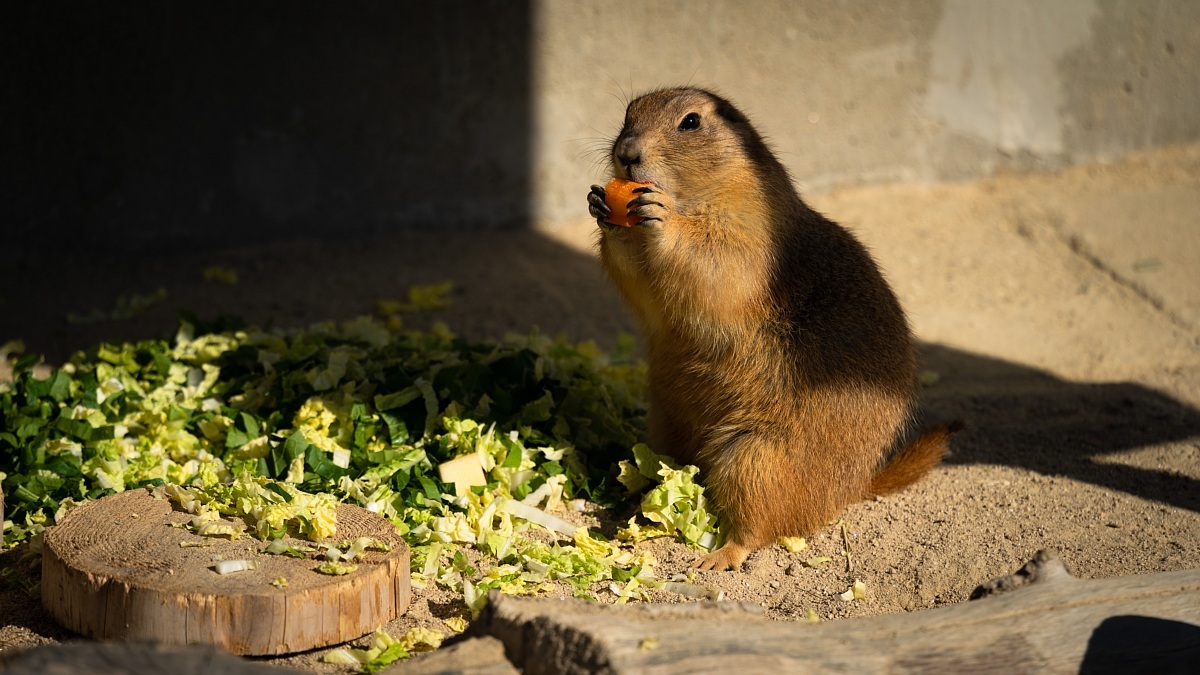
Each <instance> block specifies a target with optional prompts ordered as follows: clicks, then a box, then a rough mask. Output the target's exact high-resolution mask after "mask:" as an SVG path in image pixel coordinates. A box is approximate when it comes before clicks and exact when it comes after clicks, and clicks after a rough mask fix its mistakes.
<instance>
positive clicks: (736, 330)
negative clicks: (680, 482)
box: [588, 88, 957, 569]
mask: <svg viewBox="0 0 1200 675" xmlns="http://www.w3.org/2000/svg"><path fill="white" fill-rule="evenodd" d="M612 168H613V174H614V175H615V176H616V177H619V178H625V179H628V180H633V181H637V182H640V183H649V184H650V185H649V186H648V187H646V188H641V189H639V190H638V192H639V194H638V195H637V196H636V197H635V198H634V199H633V201H631V202H630V203H629V206H628V208H629V211H630V213H631V214H634V215H637V216H640V217H642V218H643V220H642V221H641V222H640V223H638V224H637V225H634V226H632V227H616V226H614V225H610V224H608V223H607V222H606V217H607V215H608V213H609V212H610V211H609V207H608V206H607V205H606V204H605V203H604V196H605V190H604V188H603V187H601V186H592V190H591V192H590V193H589V194H588V206H589V212H590V213H591V214H592V216H593V217H595V218H596V219H597V222H598V223H599V224H600V228H599V251H600V260H601V263H602V265H603V267H604V269H605V271H606V272H607V274H608V276H609V277H610V278H611V280H612V282H613V283H614V284H616V286H617V289H618V291H619V292H620V294H621V295H622V296H623V298H624V300H625V301H626V303H627V304H628V305H629V306H630V308H632V310H633V312H634V313H635V315H636V316H637V319H638V321H639V323H640V324H641V329H642V333H643V339H644V340H645V343H646V347H647V353H648V359H649V382H648V387H647V396H648V399H649V401H648V402H649V414H650V429H649V435H650V439H649V440H650V445H651V448H652V449H653V450H654V451H655V452H659V453H663V454H667V455H670V456H672V457H674V458H676V459H677V460H679V461H680V462H684V463H689V464H696V465H698V466H699V467H700V470H701V480H702V481H703V482H704V483H705V485H706V487H707V492H708V494H710V495H711V497H712V499H713V502H714V504H715V506H716V508H717V510H718V512H719V513H720V515H721V519H722V520H721V522H722V527H723V535H724V544H723V546H722V547H721V548H719V549H718V550H716V551H714V552H712V553H710V554H708V555H706V556H704V557H703V558H701V559H700V560H699V561H698V562H697V564H696V566H697V567H700V568H701V569H737V568H738V567H740V566H741V564H742V563H743V562H744V561H745V560H746V557H747V556H748V555H749V554H750V553H751V552H752V551H754V550H757V549H759V548H762V547H764V546H767V545H769V544H771V543H772V542H774V541H775V540H776V539H777V538H778V537H780V536H784V535H788V536H794V535H809V534H812V533H813V532H815V531H816V530H818V529H819V528H821V527H822V526H824V525H825V524H826V523H828V522H829V521H830V520H831V519H832V518H834V517H835V516H836V515H837V514H838V513H839V512H840V511H841V510H842V509H843V508H845V507H846V506H847V505H848V504H851V503H854V502H856V501H859V500H862V499H865V498H868V497H871V496H875V495H883V494H889V493H892V492H896V491H898V490H901V489H903V488H905V487H907V486H908V485H910V484H912V483H913V482H915V481H916V480H918V479H919V478H920V477H921V476H922V475H923V474H925V473H926V472H927V471H929V470H930V469H931V468H933V467H934V466H935V465H937V463H938V462H940V461H941V458H942V455H943V453H944V452H945V448H946V441H947V439H948V438H949V436H950V434H951V433H953V431H955V430H956V428H957V424H955V425H942V426H936V427H931V428H929V429H926V430H924V431H923V432H922V433H921V434H920V435H919V436H918V437H917V438H916V439H915V440H914V441H912V442H911V443H909V444H908V445H906V446H904V447H903V448H899V449H898V450H897V451H896V452H895V453H892V452H891V451H892V450H893V449H894V448H896V447H897V446H898V445H899V444H900V443H901V442H902V438H903V436H904V435H905V432H906V427H907V425H908V424H909V422H910V419H911V415H912V411H913V407H914V404H915V399H916V389H917V387H916V373H915V369H916V367H915V358H914V349H913V341H912V337H911V334H910V332H909V328H908V323H907V321H906V320H905V318H904V313H903V311H902V310H901V308H900V304H899V302H898V301H897V299H896V296H895V295H894V294H893V293H892V291H891V289H890V288H889V287H888V285H887V282H886V281H884V279H883V276H882V274H881V273H880V271H879V268H878V267H877V266H876V264H875V262H874V260H873V259H872V258H871V256H870V254H869V253H868V252H867V250H866V249H865V248H864V247H863V246H862V245H861V244H860V243H859V242H858V241H857V240H856V239H855V238H854V236H853V235H851V234H850V233H849V232H848V231H846V230H845V229H843V228H842V227H840V226H839V225H837V224H836V223H834V222H832V221H831V220H829V219H827V218H825V217H824V216H822V215H821V214H819V213H817V212H816V211H813V210H812V209H811V208H809V207H808V206H807V205H806V204H805V203H804V202H803V201H802V200H801V198H800V196H799V195H798V194H797V192H796V190H795V188H794V187H793V185H792V181H791V178H790V176H789V175H788V173H787V170H786V169H785V168H784V167H783V165H782V164H780V163H779V161H778V160H777V159H776V158H775V156H774V155H773V154H772V153H771V151H770V150H769V149H768V147H767V145H766V144H765V143H764V142H763V140H762V138H761V137H760V136H759V134H758V133H757V132H756V131H755V130H754V128H753V127H752V126H751V125H750V122H749V120H747V118H746V116H745V115H743V114H742V113H741V112H739V111H738V110H737V109H736V108H735V107H734V106H733V105H732V104H730V103H729V101H727V100H725V99H723V98H721V97H720V96H717V95H716V94H713V93H711V92H708V91H704V90H701V89H691V88H682V89H663V90H659V91H655V92H652V93H649V94H646V95H644V96H641V97H639V98H637V99H635V100H634V101H632V102H631V103H630V104H629V107H628V109H627V110H626V113H625V123H624V127H623V128H622V129H621V133H620V135H618V136H617V138H616V140H615V141H614V142H613V146H612ZM889 455H890V457H889Z"/></svg>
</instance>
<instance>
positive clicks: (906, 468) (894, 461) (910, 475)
mask: <svg viewBox="0 0 1200 675" xmlns="http://www.w3.org/2000/svg"><path fill="white" fill-rule="evenodd" d="M964 426H965V425H964V424H963V423H962V421H960V420H956V421H954V422H951V423H950V424H938V425H935V426H932V427H928V428H926V429H923V430H922V431H921V435H920V436H917V437H916V439H914V440H913V441H912V442H911V443H909V444H908V445H906V446H904V447H903V448H902V449H901V450H900V452H898V453H896V455H895V456H893V457H892V458H891V460H890V461H889V462H888V463H887V464H885V465H883V467H882V468H880V469H879V471H878V472H876V473H875V477H874V478H873V479H871V486H870V488H869V489H868V494H867V498H868V499H869V498H871V497H883V496H884V495H890V494H894V493H896V492H899V491H901V490H903V489H904V488H906V487H908V486H909V485H912V484H913V483H915V482H917V481H918V480H920V479H921V477H922V476H924V475H925V474H926V473H929V470H930V469H932V468H933V467H935V466H937V465H938V462H941V461H942V455H944V454H946V442H947V441H949V440H950V437H951V436H953V435H954V434H955V433H957V432H959V431H962V429H963V428H964Z"/></svg>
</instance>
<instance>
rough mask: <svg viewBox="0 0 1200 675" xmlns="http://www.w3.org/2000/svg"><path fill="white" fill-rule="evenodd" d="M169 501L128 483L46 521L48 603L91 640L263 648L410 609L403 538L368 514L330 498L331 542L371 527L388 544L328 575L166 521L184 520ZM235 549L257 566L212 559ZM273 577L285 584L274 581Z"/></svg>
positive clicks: (370, 624) (285, 647)
mask: <svg viewBox="0 0 1200 675" xmlns="http://www.w3.org/2000/svg"><path fill="white" fill-rule="evenodd" d="M172 507H173V504H172V503H171V502H170V501H169V500H167V499H156V498H155V497H153V496H152V495H151V494H150V491H149V490H144V489H138V490H130V491H127V492H123V493H120V494H116V495H112V496H109V497H105V498H103V499H99V500H97V501H95V502H91V503H88V504H85V505H83V506H80V507H78V508H77V509H75V510H74V511H71V512H70V513H69V514H68V515H67V517H66V518H64V519H63V522H62V523H61V524H60V525H57V526H55V527H53V528H50V529H49V530H47V531H46V535H45V549H44V552H43V557H42V584H41V588H42V605H43V606H44V607H45V608H46V611H47V612H49V613H50V615H51V616H53V617H54V618H55V619H56V620H57V621H58V622H59V623H61V624H62V625H63V626H64V627H66V628H68V629H69V630H72V631H75V632H77V633H80V634H82V635H85V636H87V637H92V638H97V639H101V640H120V641H152V642H159V643H164V644H211V645H216V646H218V647H221V648H223V649H226V650H228V651H231V652H234V653H236V654H252V655H263V654H286V653H291V652H297V651H303V650H307V649H314V648H317V647H323V646H327V645H330V644H336V643H340V642H345V641H347V640H352V639H354V638H357V637H359V636H361V635H365V634H366V633H369V632H371V631H373V630H375V629H376V628H378V627H379V626H381V625H383V624H385V623H387V622H388V621H390V620H391V619H394V618H395V617H397V616H399V615H400V614H402V613H403V612H404V611H405V610H406V609H407V608H408V603H409V599H410V597H411V588H410V574H409V551H408V546H407V545H406V544H405V543H404V540H403V539H401V538H400V536H399V535H398V534H397V532H396V528H395V527H393V526H392V524H391V523H389V522H388V521H387V520H386V519H384V518H383V517H382V516H379V515H378V514H375V513H371V512H370V511H367V510H366V509H363V508H360V507H358V506H351V505H348V504H343V505H341V506H339V507H338V510H337V535H336V537H335V539H336V541H337V542H341V541H343V540H347V539H355V538H357V537H362V536H369V537H375V538H377V539H379V540H380V541H382V542H384V543H386V544H388V545H389V546H391V550H390V551H387V552H379V551H368V552H367V553H366V554H365V557H364V558H363V559H361V560H358V561H356V563H355V564H357V565H358V569H357V570H355V571H354V572H351V573H350V574H347V575H344V576H330V575H326V574H320V573H318V572H317V571H316V568H317V566H318V565H319V564H320V562H321V561H319V560H313V559H309V558H290V557H287V556H283V555H270V554H265V553H260V551H261V550H262V549H263V548H264V547H265V543H264V542H261V541H259V540H257V539H254V538H253V537H248V536H243V537H240V538H238V539H236V540H232V541H231V540H229V539H226V538H215V537H201V536H199V535H196V534H193V533H191V532H189V531H187V530H185V529H183V528H178V527H172V526H171V525H172V523H179V522H184V521H187V520H188V519H190V518H191V516H190V514H187V513H184V512H182V511H177V510H174V509H173V508H172ZM181 542H196V543H199V544H205V546H203V547H199V546H196V547H192V546H181V545H180V543H181ZM291 543H293V544H295V543H299V542H298V541H292V542H291ZM240 559H246V560H254V561H256V562H257V564H258V567H257V569H254V570H247V571H243V572H235V573H231V574H224V575H221V574H217V573H216V572H215V571H214V570H213V569H212V568H213V565H214V564H215V563H216V562H217V561H219V560H240ZM280 577H283V578H284V579H286V580H287V584H286V585H285V586H283V587H276V586H273V585H272V583H271V582H272V581H274V580H276V579H278V578H280Z"/></svg>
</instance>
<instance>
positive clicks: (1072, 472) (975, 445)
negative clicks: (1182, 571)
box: [922, 344, 1200, 513]
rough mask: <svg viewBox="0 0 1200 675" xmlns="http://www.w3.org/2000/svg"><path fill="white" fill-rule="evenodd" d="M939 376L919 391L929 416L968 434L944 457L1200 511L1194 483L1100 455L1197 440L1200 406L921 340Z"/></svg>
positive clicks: (1136, 386) (1144, 389)
mask: <svg viewBox="0 0 1200 675" xmlns="http://www.w3.org/2000/svg"><path fill="white" fill-rule="evenodd" d="M922 354H923V357H924V360H925V363H926V365H927V366H928V367H929V368H931V369H933V370H934V371H936V372H937V373H938V374H939V375H940V379H939V380H938V382H937V383H936V384H935V385H934V386H932V387H930V388H928V389H927V390H926V392H925V398H924V404H925V406H924V407H925V414H926V417H927V418H930V419H951V418H960V419H964V420H965V421H966V422H967V425H968V430H967V431H966V432H964V433H963V434H961V435H960V436H959V437H957V438H956V439H955V442H954V443H953V444H952V452H951V454H950V456H948V457H947V459H946V461H947V462H948V463H953V464H1001V465H1009V466H1015V467H1021V468H1025V469H1029V470H1030V471H1035V472H1037V473H1040V474H1043V475H1047V476H1064V477H1067V478H1072V479H1075V480H1079V481H1083V482H1086V483H1091V484H1093V485H1099V486H1103V487H1107V488H1111V489H1113V490H1119V491H1121V492H1126V493H1128V494H1131V495H1136V496H1138V497H1142V498H1145V499H1153V500H1156V501H1159V502H1162V503H1164V504H1170V505H1173V506H1178V507H1182V508H1186V509H1189V510H1191V511H1196V512H1198V513H1200V481H1198V480H1196V479H1195V478H1192V477H1190V476H1186V475H1183V474H1180V473H1177V472H1174V471H1169V470H1150V469H1144V468H1138V467H1132V466H1127V465H1124V464H1117V463H1106V462H1103V461H1101V458H1103V457H1104V456H1105V455H1109V454H1113V453H1118V452H1121V451H1125V450H1130V449H1134V448H1139V447H1145V446H1150V445H1156V444H1165V443H1172V442H1179V441H1185V440H1188V439H1196V438H1197V437H1200V411H1197V410H1196V409H1195V408H1193V407H1191V406H1190V405H1187V404H1185V403H1182V402H1180V401H1177V400H1175V399H1174V398H1172V397H1170V396H1168V395H1166V394H1164V393H1162V392H1160V391H1156V390H1154V389H1151V388H1149V387H1146V386H1142V385H1140V384H1137V383H1133V382H1118V383H1080V382H1070V381H1067V380H1062V379H1059V378H1057V377H1054V376H1052V375H1049V374H1047V373H1045V372H1042V371H1039V370H1036V369H1034V368H1030V367H1028V366H1022V365H1019V364H1015V363H1009V362H1006V361H1002V360H999V359H994V358H989V357H985V356H980V355H977V354H970V353H967V352H963V351H959V350H956V349H951V348H948V347H944V346H941V345H932V344H927V345H924V347H923V349H922Z"/></svg>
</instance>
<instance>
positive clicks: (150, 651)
mask: <svg viewBox="0 0 1200 675" xmlns="http://www.w3.org/2000/svg"><path fill="white" fill-rule="evenodd" d="M0 671H3V672H4V675H96V674H97V673H104V675H146V674H147V673H170V674H171V675H213V674H214V673H220V675H299V674H300V672H301V671H299V670H292V669H290V668H280V667H278V666H270V665H266V664H262V663H253V662H251V661H247V660H245V659H240V658H238V657H236V656H234V655H232V654H228V653H226V652H222V651H220V650H219V649H217V648H216V647H207V646H200V645H191V646H181V645H154V644H147V643H144V642H130V643H109V642H69V643H66V644H61V645H48V646H46V647H37V648H35V649H27V650H25V651H22V652H19V653H17V654H14V655H12V656H5V657H4V658H3V659H0Z"/></svg>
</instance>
